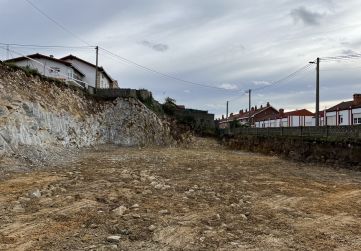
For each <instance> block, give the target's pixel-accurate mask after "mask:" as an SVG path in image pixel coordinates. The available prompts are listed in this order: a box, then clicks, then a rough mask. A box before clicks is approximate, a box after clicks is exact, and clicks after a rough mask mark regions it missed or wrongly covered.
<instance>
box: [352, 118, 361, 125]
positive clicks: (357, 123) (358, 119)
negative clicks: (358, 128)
mask: <svg viewBox="0 0 361 251" xmlns="http://www.w3.org/2000/svg"><path fill="white" fill-rule="evenodd" d="M353 123H354V124H355V125H360V124H361V118H354V119H353Z"/></svg>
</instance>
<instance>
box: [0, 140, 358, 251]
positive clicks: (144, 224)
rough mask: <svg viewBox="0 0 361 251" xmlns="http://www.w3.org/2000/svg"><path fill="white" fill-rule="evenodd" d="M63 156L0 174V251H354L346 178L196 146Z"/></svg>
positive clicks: (209, 143)
mask: <svg viewBox="0 0 361 251" xmlns="http://www.w3.org/2000/svg"><path fill="white" fill-rule="evenodd" d="M73 154H74V155H76V156H77V158H73V155H72V154H69V155H68V158H67V159H66V160H64V162H63V163H62V164H61V165H59V164H54V165H53V166H50V165H47V166H46V168H44V167H43V168H41V169H36V168H34V169H33V170H32V171H29V172H6V174H4V176H0V178H1V182H0V190H1V193H0V250H69V251H70V250H94V251H97V250H129V251H132V250H134V251H135V250H137V251H138V250H147V251H148V250H151V251H152V250H153V251H158V250H224V251H225V250H227V251H228V250H360V249H361V238H360V236H361V215H360V212H361V203H360V196H361V190H360V187H361V186H360V185H361V174H360V173H358V172H355V171H350V170H335V169H331V168H327V167H320V166H310V165H306V164H301V163H292V162H287V161H284V160H281V159H279V158H277V157H268V156H262V155H257V154H248V153H242V154H239V153H237V152H234V151H229V150H226V149H224V148H222V147H221V146H219V145H218V144H217V142H215V141H213V140H205V139H197V141H196V142H195V144H194V145H190V146H187V147H185V148H184V147H169V148H164V147H158V146H153V147H142V148H134V147H133V148H124V147H117V146H112V145H105V146H100V147H97V148H94V149H83V150H79V152H76V153H73ZM189 168H191V170H188V169H189ZM158 185H160V186H158ZM167 186H169V187H167ZM164 187H166V189H162V188H164Z"/></svg>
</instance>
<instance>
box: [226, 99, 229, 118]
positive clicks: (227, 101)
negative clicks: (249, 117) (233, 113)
mask: <svg viewBox="0 0 361 251" xmlns="http://www.w3.org/2000/svg"><path fill="white" fill-rule="evenodd" d="M228 105H229V101H227V109H226V119H228Z"/></svg>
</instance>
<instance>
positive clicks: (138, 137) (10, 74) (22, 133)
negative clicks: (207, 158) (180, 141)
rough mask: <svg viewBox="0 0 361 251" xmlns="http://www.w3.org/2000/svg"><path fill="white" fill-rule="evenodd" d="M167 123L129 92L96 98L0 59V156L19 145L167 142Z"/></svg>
mask: <svg viewBox="0 0 361 251" xmlns="http://www.w3.org/2000/svg"><path fill="white" fill-rule="evenodd" d="M171 142H172V139H171V136H170V133H169V128H168V127H167V126H166V125H164V124H163V123H162V121H161V120H160V119H159V118H158V117H157V115H156V114H154V113H153V112H152V111H151V110H149V109H148V108H147V107H146V106H144V105H143V104H142V103H141V102H140V101H139V100H137V99H134V98H123V99H120V98H119V99H117V100H115V101H112V102H110V101H107V102H106V101H99V100H95V99H94V98H93V97H91V96H87V95H86V94H84V93H83V92H81V91H79V90H75V89H74V88H69V87H67V86H64V85H63V84H62V83H57V82H52V81H48V80H44V79H41V78H40V77H34V76H28V75H27V74H26V73H25V72H23V71H22V70H14V69H12V68H9V67H8V66H4V65H0V156H2V155H6V154H14V153H16V151H17V149H18V148H19V147H22V146H26V147H29V146H30V147H31V146H34V147H40V148H43V149H46V148H48V147H49V148H50V147H53V146H57V147H59V146H61V147H78V148H79V147H86V146H92V145H98V144H106V143H111V144H119V145H124V146H138V145H153V144H154V145H166V144H170V143H171Z"/></svg>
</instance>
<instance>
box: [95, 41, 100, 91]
mask: <svg viewBox="0 0 361 251" xmlns="http://www.w3.org/2000/svg"><path fill="white" fill-rule="evenodd" d="M95 53H96V60H95V66H96V68H95V89H97V88H99V70H98V63H99V47H98V46H96V47H95Z"/></svg>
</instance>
